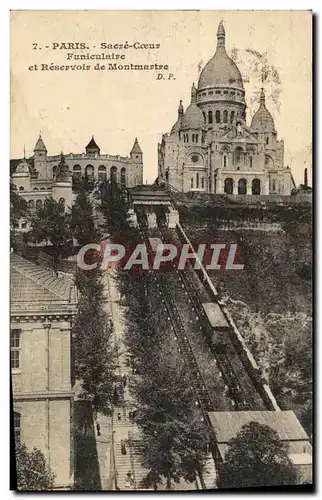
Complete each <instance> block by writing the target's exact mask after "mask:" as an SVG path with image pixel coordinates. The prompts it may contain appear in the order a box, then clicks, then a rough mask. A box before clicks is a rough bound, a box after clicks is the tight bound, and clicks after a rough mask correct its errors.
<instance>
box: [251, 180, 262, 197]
mask: <svg viewBox="0 0 322 500" xmlns="http://www.w3.org/2000/svg"><path fill="white" fill-rule="evenodd" d="M252 194H261V181H260V180H259V179H253V182H252Z"/></svg>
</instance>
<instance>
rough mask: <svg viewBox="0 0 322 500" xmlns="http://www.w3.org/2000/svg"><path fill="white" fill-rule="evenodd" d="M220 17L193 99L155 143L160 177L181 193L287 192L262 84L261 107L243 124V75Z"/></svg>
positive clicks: (288, 182) (287, 177)
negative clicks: (230, 52)
mask: <svg viewBox="0 0 322 500" xmlns="http://www.w3.org/2000/svg"><path fill="white" fill-rule="evenodd" d="M225 38H226V37H225V29H224V26H223V23H222V22H220V24H219V26H218V31H217V50H216V52H215V55H214V56H213V57H212V58H211V59H210V61H208V63H207V64H206V66H205V67H204V68H203V70H202V72H201V74H200V77H199V82H198V87H197V88H196V87H195V85H194V84H193V85H192V89H191V103H190V105H189V106H188V108H187V109H186V111H184V108H183V105H182V101H180V104H179V108H178V119H177V121H176V123H175V124H174V125H173V127H172V129H171V132H170V133H169V134H164V135H163V136H162V141H161V143H160V144H158V180H159V182H166V183H168V184H169V185H170V186H172V187H173V188H175V189H176V190H178V191H181V192H185V193H186V192H188V191H196V192H205V193H218V194H224V193H226V194H241V195H249V194H253V195H268V194H279V195H290V194H291V189H292V187H293V186H292V182H293V181H292V175H291V170H290V168H289V167H285V166H284V142H283V140H278V138H277V131H276V128H275V123H274V119H273V117H272V115H271V113H270V112H269V110H268V109H267V106H266V101H265V92H264V89H263V88H262V89H261V92H260V103H259V108H258V110H257V111H256V113H255V114H254V116H253V117H252V120H251V124H250V125H247V123H246V107H247V106H246V96H245V89H244V83H243V78H242V75H241V73H240V71H239V69H238V67H237V65H236V64H235V62H234V61H233V60H232V59H231V58H230V57H229V56H228V55H227V52H226V46H225Z"/></svg>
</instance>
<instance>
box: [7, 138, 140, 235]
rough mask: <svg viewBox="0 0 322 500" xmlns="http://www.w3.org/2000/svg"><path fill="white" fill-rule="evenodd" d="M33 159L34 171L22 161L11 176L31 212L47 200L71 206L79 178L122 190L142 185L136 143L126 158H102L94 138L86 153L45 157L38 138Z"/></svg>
mask: <svg viewBox="0 0 322 500" xmlns="http://www.w3.org/2000/svg"><path fill="white" fill-rule="evenodd" d="M32 158H33V162H34V169H33V171H32V170H31V166H30V165H29V163H28V162H27V160H26V158H24V159H23V161H22V162H21V163H19V164H18V165H17V167H16V170H15V171H14V172H13V174H12V176H11V177H12V182H13V184H14V185H15V186H16V188H17V190H18V191H19V195H20V196H22V198H24V199H25V200H26V201H27V203H28V207H29V209H30V210H34V209H36V208H41V207H42V206H43V203H44V201H45V199H46V198H53V199H55V200H56V201H58V202H61V203H64V204H65V205H66V206H71V204H72V201H73V198H74V195H73V189H72V188H73V184H74V183H75V182H77V181H79V180H81V179H82V178H87V179H88V180H92V181H105V180H110V181H111V182H115V183H117V184H118V185H119V186H120V187H124V188H131V187H134V186H137V185H140V184H143V153H142V150H141V148H140V145H139V143H138V140H137V139H135V141H134V144H133V147H132V149H131V152H130V156H128V157H122V156H118V155H117V156H112V155H109V154H101V150H100V148H99V146H98V145H97V144H96V142H95V139H94V137H92V138H91V140H90V142H89V143H88V144H87V146H86V148H85V153H82V154H74V153H70V154H68V155H63V153H61V154H60V155H56V156H48V155H47V148H46V146H45V143H44V141H43V139H42V137H41V136H39V138H38V140H37V142H36V145H35V147H34V155H33V157H32ZM23 223H24V222H23V221H22V224H23ZM22 229H23V228H22Z"/></svg>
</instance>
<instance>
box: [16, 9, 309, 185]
mask: <svg viewBox="0 0 322 500" xmlns="http://www.w3.org/2000/svg"><path fill="white" fill-rule="evenodd" d="M221 20H222V21H223V23H224V26H225V30H226V49H227V52H228V54H229V55H234V57H237V62H238V66H239V69H240V71H241V73H242V76H243V79H244V84H245V90H246V102H247V104H248V109H247V123H248V124H250V121H251V117H252V115H253V114H254V112H255V111H256V108H257V106H258V100H259V91H260V87H261V86H262V83H261V74H262V73H261V68H262V64H261V63H260V64H258V57H257V56H256V54H255V51H256V53H260V54H261V55H262V58H261V60H263V59H265V60H266V62H267V65H268V66H269V67H270V68H271V67H272V66H274V68H275V73H274V75H273V76H274V78H271V77H268V79H267V80H265V81H264V83H263V86H264V88H265V91H266V94H267V108H268V109H269V110H270V111H271V113H272V115H273V118H274V120H275V126H276V129H277V131H278V138H279V139H283V140H284V144H285V161H284V163H285V165H290V167H291V169H292V173H293V176H294V179H295V182H296V183H301V182H303V172H304V168H305V167H308V170H309V181H311V167H312V162H311V149H312V47H311V45H312V34H311V13H310V12H309V11H12V13H11V147H10V149H11V157H12V158H20V157H22V156H23V149H24V145H25V148H26V156H27V157H29V156H31V155H32V154H33V147H34V145H35V143H36V140H37V138H38V135H39V133H40V132H41V135H42V137H43V140H44V142H45V144H46V147H47V150H48V154H49V155H54V154H59V153H60V152H61V151H63V152H64V153H65V154H68V153H70V152H72V153H82V152H84V151H85V146H86V144H87V143H88V142H89V140H90V138H91V137H92V135H94V137H95V140H96V142H97V144H98V145H99V147H100V149H101V153H109V154H119V155H122V156H128V155H129V153H130V150H131V147H132V145H133V142H134V139H135V137H137V138H138V140H139V143H140V146H141V148H142V150H143V155H144V156H143V162H144V179H145V181H148V182H153V181H154V180H155V178H156V176H157V143H158V142H159V141H160V140H161V137H162V133H166V132H169V131H170V130H171V127H172V125H173V124H174V123H175V121H176V119H177V108H178V104H179V100H180V99H182V100H183V105H184V108H186V107H187V106H188V105H189V103H190V90H191V85H192V83H193V82H194V83H195V84H196V85H197V83H198V77H199V74H200V71H201V70H202V68H203V66H204V65H205V64H206V62H207V61H208V60H209V59H210V58H211V57H212V56H213V54H214V52H215V50H216V41H217V40H216V32H217V27H218V23H219V22H220V21H221ZM81 42H82V43H84V44H85V46H86V47H89V49H85V50H77V49H75V50H73V49H68V50H64V49H63V48H60V44H61V43H65V44H67V43H81ZM126 42H128V43H129V44H130V45H133V44H134V43H135V42H138V44H139V45H140V44H152V45H153V44H154V45H155V47H154V48H151V49H135V48H129V49H120V50H114V51H113V50H109V51H107V50H101V49H100V44H101V43H109V44H125V43H126ZM33 44H37V46H36V49H35V48H34V47H35V45H33ZM53 44H59V46H58V48H56V49H54V48H53ZM156 44H160V47H159V48H156ZM46 47H48V48H46ZM102 52H105V53H107V52H109V53H112V52H114V53H115V54H125V55H126V59H125V60H122V61H95V60H87V61H78V60H69V61H68V60H67V54H86V53H90V54H101V53H102ZM97 62H99V63H100V64H104V65H107V64H108V63H109V62H112V63H113V62H116V63H120V64H129V63H133V64H154V63H157V64H163V65H166V64H167V65H168V66H169V70H167V71H164V72H163V74H164V76H165V79H163V80H157V78H156V76H157V74H158V73H160V72H159V71H131V72H130V71H106V70H100V71H96V70H94V69H93V67H94V66H95V64H96V63H97ZM51 63H54V65H58V66H60V65H71V64H74V65H77V64H83V63H85V64H87V65H88V64H89V65H91V69H90V70H89V71H76V70H67V71H66V70H64V71H52V70H45V71H41V70H40V69H38V70H35V69H29V68H31V67H32V68H34V65H37V66H38V68H40V67H41V64H47V65H48V67H50V65H51ZM169 73H172V74H173V78H171V79H168V75H169Z"/></svg>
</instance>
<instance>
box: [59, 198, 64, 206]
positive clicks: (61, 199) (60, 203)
mask: <svg viewBox="0 0 322 500" xmlns="http://www.w3.org/2000/svg"><path fill="white" fill-rule="evenodd" d="M58 203H59V205H61V206H62V207H64V208H65V198H59V202H58Z"/></svg>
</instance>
